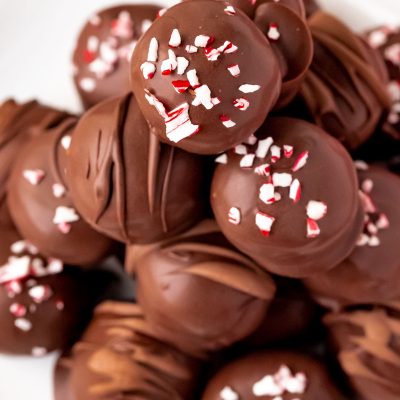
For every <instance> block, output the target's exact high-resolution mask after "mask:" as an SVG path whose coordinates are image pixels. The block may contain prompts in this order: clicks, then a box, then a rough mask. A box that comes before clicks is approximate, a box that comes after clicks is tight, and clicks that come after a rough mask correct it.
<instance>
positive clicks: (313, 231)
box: [307, 218, 321, 239]
mask: <svg viewBox="0 0 400 400" xmlns="http://www.w3.org/2000/svg"><path fill="white" fill-rule="evenodd" d="M320 233H321V230H320V229H319V226H318V224H317V222H316V221H314V220H313V219H311V218H307V238H309V239H314V238H316V237H317V236H319V235H320Z"/></svg>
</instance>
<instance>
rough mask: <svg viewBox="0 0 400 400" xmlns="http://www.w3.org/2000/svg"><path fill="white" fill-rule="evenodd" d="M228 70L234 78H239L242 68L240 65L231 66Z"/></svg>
mask: <svg viewBox="0 0 400 400" xmlns="http://www.w3.org/2000/svg"><path fill="white" fill-rule="evenodd" d="M226 69H227V70H228V71H229V73H230V74H231V75H232V76H233V77H234V78H237V77H238V76H239V75H240V68H239V65H238V64H233V65H229V66H228V67H227V68H226Z"/></svg>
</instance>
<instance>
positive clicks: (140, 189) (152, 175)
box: [67, 94, 207, 243]
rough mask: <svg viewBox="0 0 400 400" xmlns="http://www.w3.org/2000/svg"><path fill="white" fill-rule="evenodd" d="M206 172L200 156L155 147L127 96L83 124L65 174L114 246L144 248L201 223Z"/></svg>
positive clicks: (80, 205) (85, 213)
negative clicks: (136, 244)
mask: <svg viewBox="0 0 400 400" xmlns="http://www.w3.org/2000/svg"><path fill="white" fill-rule="evenodd" d="M204 167H205V163H204V161H203V159H202V158H201V157H199V156H194V155H191V154H188V153H185V152H183V151H181V150H179V149H176V148H173V147H170V146H168V145H164V144H160V142H159V140H158V139H157V138H156V137H155V136H154V135H151V134H150V132H149V127H148V125H147V123H146V121H145V119H144V118H143V116H142V114H141V112H140V110H139V107H138V105H137V102H136V100H135V97H134V96H133V95H132V94H128V95H125V96H123V97H119V98H115V99H112V100H107V101H105V102H103V103H101V104H99V105H97V106H96V107H94V108H92V109H91V110H90V111H88V112H87V113H86V114H85V115H84V116H83V117H82V118H81V120H80V121H79V123H78V125H77V127H76V129H75V132H74V135H73V138H72V143H71V148H70V152H69V157H68V167H67V168H68V182H69V185H70V190H71V193H72V198H73V199H74V203H75V206H76V208H77V210H78V211H79V212H80V214H81V215H82V217H83V218H85V219H86V220H87V221H88V222H89V223H90V224H91V225H93V226H94V227H95V228H96V229H97V230H98V231H99V232H102V233H104V234H105V235H108V236H110V237H112V238H114V239H116V240H119V241H122V242H127V243H148V242H153V241H158V240H161V239H163V238H165V237H168V236H173V235H175V234H177V233H179V232H181V231H184V230H186V229H188V228H189V227H190V226H191V225H194V224H195V223H196V222H197V221H198V220H199V219H201V217H202V210H203V205H204V203H205V199H206V196H207V189H205V188H204V187H203V184H204V183H205V182H204V181H205V180H206V179H205V178H206V175H207V171H206V170H205V169H204Z"/></svg>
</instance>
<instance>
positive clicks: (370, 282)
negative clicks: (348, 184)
mask: <svg viewBox="0 0 400 400" xmlns="http://www.w3.org/2000/svg"><path fill="white" fill-rule="evenodd" d="M358 165H359V166H360V167H361V168H363V169H362V170H359V171H358V178H359V183H360V191H361V193H362V200H363V206H364V209H365V212H366V219H365V225H364V231H363V233H362V234H361V235H360V238H359V240H358V242H357V246H356V248H355V250H354V251H353V252H352V253H351V255H350V256H349V257H348V258H347V259H346V260H344V261H343V262H342V263H340V264H339V265H338V266H337V267H335V268H334V269H332V270H331V271H328V272H325V273H323V274H318V275H314V276H310V277H309V278H308V279H306V281H305V283H306V285H307V287H308V288H309V289H310V290H311V291H312V293H313V295H314V297H315V298H316V299H317V300H318V301H319V302H321V303H322V304H324V305H326V306H328V307H333V308H336V309H337V308H340V307H343V306H349V305H357V304H373V303H379V302H382V301H388V300H393V299H399V298H400V286H399V280H400V261H399V253H398V242H399V237H400V212H399V203H400V178H399V177H398V176H396V175H394V174H392V173H390V172H389V171H387V170H386V169H384V168H382V167H377V166H371V167H368V166H367V165H366V164H364V163H359V164H358ZM364 168H367V169H366V170H364Z"/></svg>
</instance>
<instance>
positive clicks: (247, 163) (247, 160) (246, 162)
mask: <svg viewBox="0 0 400 400" xmlns="http://www.w3.org/2000/svg"><path fill="white" fill-rule="evenodd" d="M254 158H255V154H246V155H244V156H243V157H242V159H241V160H240V167H241V168H251V167H252V166H253V163H254Z"/></svg>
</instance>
